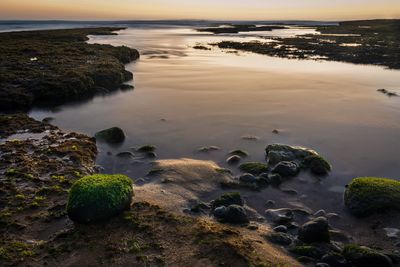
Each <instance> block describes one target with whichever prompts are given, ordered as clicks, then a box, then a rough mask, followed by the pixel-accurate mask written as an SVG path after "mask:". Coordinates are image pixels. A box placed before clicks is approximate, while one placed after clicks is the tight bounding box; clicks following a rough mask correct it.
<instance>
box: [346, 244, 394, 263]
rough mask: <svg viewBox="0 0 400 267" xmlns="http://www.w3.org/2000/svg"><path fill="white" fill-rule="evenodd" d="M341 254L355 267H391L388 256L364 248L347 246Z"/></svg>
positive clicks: (352, 245) (353, 245)
mask: <svg viewBox="0 0 400 267" xmlns="http://www.w3.org/2000/svg"><path fill="white" fill-rule="evenodd" d="M342 254H343V256H344V258H345V259H346V260H348V261H350V262H351V263H352V264H353V265H354V266H356V267H375V266H379V267H390V266H393V264H392V260H391V259H390V258H389V257H388V256H386V255H384V254H383V253H381V252H379V251H377V250H374V249H371V248H368V247H364V246H359V245H355V244H347V245H345V247H344V249H343V252H342Z"/></svg>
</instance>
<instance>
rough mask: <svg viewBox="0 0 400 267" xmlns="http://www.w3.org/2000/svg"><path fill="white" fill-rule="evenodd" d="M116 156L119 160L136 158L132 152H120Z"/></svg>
mask: <svg viewBox="0 0 400 267" xmlns="http://www.w3.org/2000/svg"><path fill="white" fill-rule="evenodd" d="M116 156H117V157H119V158H133V157H134V156H135V154H133V153H132V152H130V151H123V152H119V153H118V154H117V155H116Z"/></svg>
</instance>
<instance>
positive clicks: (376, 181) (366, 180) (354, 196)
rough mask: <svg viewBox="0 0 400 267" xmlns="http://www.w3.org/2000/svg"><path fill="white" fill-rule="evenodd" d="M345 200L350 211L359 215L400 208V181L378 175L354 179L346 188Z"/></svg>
mask: <svg viewBox="0 0 400 267" xmlns="http://www.w3.org/2000/svg"><path fill="white" fill-rule="evenodd" d="M344 201H345V205H346V206H347V208H348V209H349V210H350V212H351V213H353V214H354V215H357V216H367V215H370V214H372V213H374V212H378V211H380V210H388V209H399V207H400V182H399V181H396V180H392V179H386V178H376V177H363V178H356V179H353V180H352V181H351V182H350V184H349V185H348V186H347V188H346V191H345V194H344Z"/></svg>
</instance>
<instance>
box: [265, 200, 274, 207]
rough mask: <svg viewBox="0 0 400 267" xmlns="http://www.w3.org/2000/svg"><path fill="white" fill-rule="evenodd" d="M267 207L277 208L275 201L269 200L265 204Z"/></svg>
mask: <svg viewBox="0 0 400 267" xmlns="http://www.w3.org/2000/svg"><path fill="white" fill-rule="evenodd" d="M265 206H267V207H272V206H275V201H273V200H268V201H267V202H266V203H265Z"/></svg>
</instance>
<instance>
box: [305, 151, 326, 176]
mask: <svg viewBox="0 0 400 267" xmlns="http://www.w3.org/2000/svg"><path fill="white" fill-rule="evenodd" d="M303 164H304V166H305V167H308V168H310V171H311V172H312V173H314V174H316V175H325V174H328V172H330V171H331V170H332V166H331V164H329V162H328V161H327V160H326V159H324V158H323V157H321V156H320V155H312V156H308V157H306V158H305V159H304V162H303Z"/></svg>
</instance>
